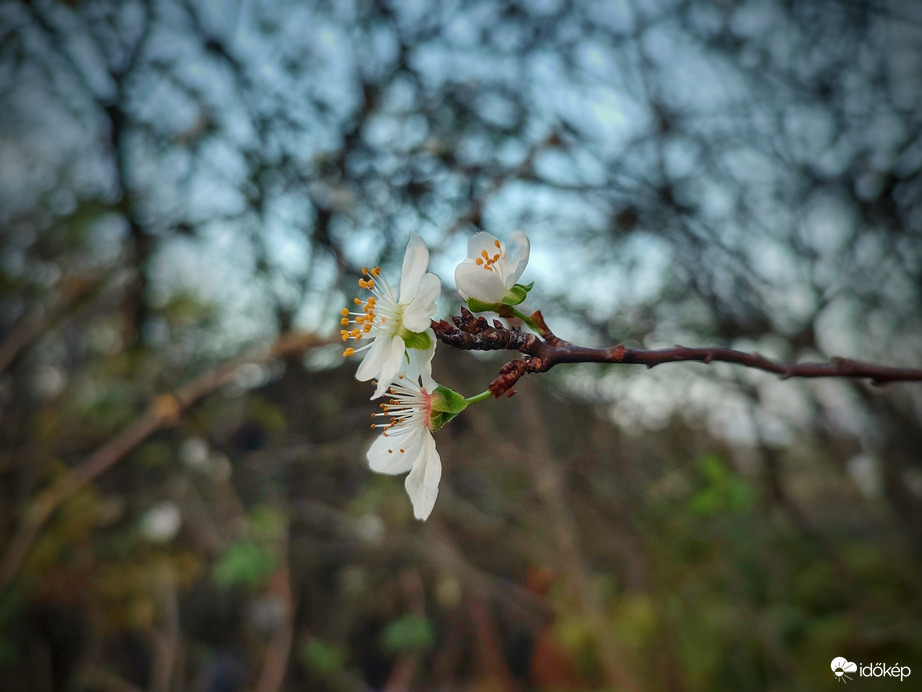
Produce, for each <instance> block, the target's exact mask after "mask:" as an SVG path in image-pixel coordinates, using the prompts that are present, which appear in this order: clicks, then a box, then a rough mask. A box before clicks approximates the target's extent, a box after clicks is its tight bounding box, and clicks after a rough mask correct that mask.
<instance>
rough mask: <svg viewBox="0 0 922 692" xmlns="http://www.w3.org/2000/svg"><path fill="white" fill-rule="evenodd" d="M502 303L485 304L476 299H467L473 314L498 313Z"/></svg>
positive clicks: (468, 306)
mask: <svg viewBox="0 0 922 692" xmlns="http://www.w3.org/2000/svg"><path fill="white" fill-rule="evenodd" d="M500 305H501V303H484V302H483V301H482V300H477V299H476V298H468V299H467V308H468V310H470V311H471V312H498V311H499V306H500Z"/></svg>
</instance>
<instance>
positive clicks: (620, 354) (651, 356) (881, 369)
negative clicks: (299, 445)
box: [432, 307, 922, 397]
mask: <svg viewBox="0 0 922 692" xmlns="http://www.w3.org/2000/svg"><path fill="white" fill-rule="evenodd" d="M451 319H452V321H453V322H454V325H452V324H449V323H448V322H446V321H444V320H442V321H439V322H433V323H432V328H433V330H434V331H435V335H436V337H437V338H438V339H439V340H440V341H442V342H443V343H445V344H447V345H449V346H453V347H455V348H460V349H464V350H473V351H500V350H503V351H519V352H521V353H523V354H525V357H524V358H517V359H516V360H513V361H510V362H508V363H506V364H505V365H504V366H503V367H502V368H500V371H499V377H497V378H496V379H495V380H493V382H491V383H490V391H491V392H492V393H493V396H495V397H500V396H502V395H503V394H506V393H508V395H509V396H512V394H513V393H514V392H513V390H512V388H513V386H515V383H516V382H518V381H519V379H520V378H521V377H522V376H523V375H527V374H528V373H533V372H547V371H548V370H550V369H551V368H552V367H554V366H555V365H557V364H558V363H620V364H624V365H646V366H647V367H648V368H652V367H653V366H655V365H661V364H663V363H677V362H682V361H697V362H700V363H705V364H708V363H712V362H722V363H733V364H734V365H742V366H743V367H747V368H755V369H757V370H765V371H767V372H772V373H775V374H776V375H778V376H779V377H781V379H788V378H789V377H847V378H852V379H860V380H869V381H870V383H871V384H873V385H876V386H881V385H885V384H887V383H889V382H910V381H922V369H918V368H896V367H889V366H886V365H875V364H873V363H864V362H862V361H858V360H851V359H848V358H831V359H830V360H829V362H828V363H780V362H777V361H773V360H769V359H768V358H766V357H765V356H762V355H760V354H758V353H746V352H744V351H737V350H735V349H732V348H710V347H708V348H687V347H685V346H679V345H676V346H674V347H673V348H662V349H655V350H650V351H646V350H641V349H631V348H627V347H626V346H624V345H623V344H617V345H616V346H612V347H610V348H587V347H585V346H577V345H576V344H571V343H570V342H569V341H565V340H564V339H561V338H560V337H558V336H557V335H555V334H554V332H552V331H551V329H550V327H548V326H547V323H546V322H545V321H544V316H543V315H542V314H541V311H540V310H539V311H536V312H535V313H534V314H532V315H531V319H532V320H533V321H534V322H535V323H536V324H537V325H538V330H539V334H540V336H539V335H535V334H531V333H529V332H525V331H522V330H521V329H519V328H518V327H506V326H505V325H503V324H502V323H501V322H500V321H499V320H493V323H492V325H491V324H489V323H488V322H487V320H486V319H484V318H483V317H474V315H472V314H471V312H470V311H469V310H467V309H466V308H464V307H462V308H461V315H460V316H453V317H452V318H451Z"/></svg>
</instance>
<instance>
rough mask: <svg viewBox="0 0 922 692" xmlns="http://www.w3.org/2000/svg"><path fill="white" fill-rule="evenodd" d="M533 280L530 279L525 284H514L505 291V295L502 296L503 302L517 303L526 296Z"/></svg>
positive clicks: (532, 284) (508, 303) (507, 303)
mask: <svg viewBox="0 0 922 692" xmlns="http://www.w3.org/2000/svg"><path fill="white" fill-rule="evenodd" d="M534 285H535V282H534V281H532V282H531V283H530V284H528V285H527V286H526V285H524V284H515V285H514V286H513V287H512V288H510V289H509V290H508V291H506V295H504V296H503V302H504V303H505V304H506V305H518V304H519V303H521V302H522V301H524V300H525V298H526V297H527V296H528V292H529V291H530V290H531V289H532V288H533V287H534Z"/></svg>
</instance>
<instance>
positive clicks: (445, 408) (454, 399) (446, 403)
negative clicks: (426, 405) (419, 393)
mask: <svg viewBox="0 0 922 692" xmlns="http://www.w3.org/2000/svg"><path fill="white" fill-rule="evenodd" d="M467 404H468V401H467V399H466V398H465V397H463V396H461V395H460V394H458V392H456V391H455V390H453V389H449V388H448V387H443V386H442V385H439V386H438V387H436V388H435V391H434V392H432V400H431V402H430V405H431V406H432V410H433V411H442V412H444V413H454V414H458V413H461V412H462V411H463V410H464V409H466V408H467Z"/></svg>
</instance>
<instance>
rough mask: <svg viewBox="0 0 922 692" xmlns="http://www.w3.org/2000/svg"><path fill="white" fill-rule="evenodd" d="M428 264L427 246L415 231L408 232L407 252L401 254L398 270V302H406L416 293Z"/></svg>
mask: <svg viewBox="0 0 922 692" xmlns="http://www.w3.org/2000/svg"><path fill="white" fill-rule="evenodd" d="M428 266H429V248H427V247H426V242H425V241H424V240H423V239H422V238H421V237H420V236H419V235H418V234H416V233H411V234H410V240H409V242H408V243H407V253H406V254H405V255H404V256H403V268H402V269H401V270H400V297H399V300H398V302H400V303H401V304H404V305H405V304H407V303H409V302H410V301H411V300H413V297H414V296H415V295H416V290H417V288H418V287H419V280H420V279H421V278H422V277H423V274H425V273H426V268H427V267H428Z"/></svg>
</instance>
